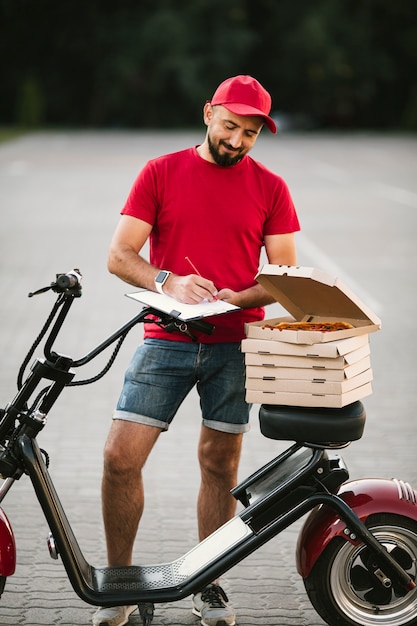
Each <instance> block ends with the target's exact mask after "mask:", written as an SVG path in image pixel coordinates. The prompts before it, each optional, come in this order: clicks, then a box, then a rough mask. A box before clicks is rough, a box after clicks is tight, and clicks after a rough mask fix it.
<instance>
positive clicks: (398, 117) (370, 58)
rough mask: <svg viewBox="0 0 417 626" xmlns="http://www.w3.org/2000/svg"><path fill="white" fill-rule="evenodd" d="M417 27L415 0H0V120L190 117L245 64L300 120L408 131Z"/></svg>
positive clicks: (164, 122)
mask: <svg viewBox="0 0 417 626" xmlns="http://www.w3.org/2000/svg"><path fill="white" fill-rule="evenodd" d="M416 30H417V24H416V4H415V0H397V2H396V3H387V2H386V0H366V2H364V1H363V0H338V1H337V2H335V0H316V1H315V2H311V0H292V2H287V1H285V0H158V1H157V2H155V0H140V1H138V0H119V1H118V2H117V1H116V0H89V2H81V1H80V0H72V2H70V3H57V2H55V1H52V0H37V2H33V1H32V0H0V56H1V58H2V61H3V69H2V80H1V82H0V90H1V97H0V123H3V124H10V123H16V122H21V121H22V115H23V111H24V110H25V108H26V113H25V115H27V114H28V113H27V112H28V110H30V109H31V110H32V113H33V112H34V111H35V109H36V106H38V107H39V109H38V115H39V116H41V117H40V118H39V119H42V117H43V119H44V121H45V123H47V124H49V125H58V124H61V125H72V126H74V125H78V126H84V125H90V126H142V127H151V126H154V127H155V126H160V127H172V126H190V125H194V124H199V123H201V108H202V106H203V103H204V101H205V100H206V99H207V98H209V97H210V95H211V94H212V92H213V91H214V89H215V87H216V86H217V84H218V83H219V82H220V81H221V80H222V79H224V78H226V77H228V76H231V75H233V74H237V73H251V74H253V75H254V76H256V77H257V78H258V79H259V80H260V81H261V82H263V83H264V84H265V86H266V87H267V88H268V89H269V90H270V91H271V93H272V95H273V101H274V108H275V109H276V110H282V111H287V112H288V113H291V114H296V115H298V117H299V118H300V119H303V120H310V123H309V125H310V126H311V125H312V126H320V127H327V126H330V127H331V126H339V127H340V126H349V127H373V128H387V127H397V128H399V127H406V126H408V127H412V128H415V124H416V123H415V120H416V118H417V111H416V107H417V97H416V95H415V94H416V93H417V78H416V71H415V66H416V63H417V33H416ZM28 77H31V79H30V80H32V81H35V82H34V83H32V87H31V90H28V83H27V81H28ZM25 85H26V86H25ZM34 86H36V88H35V90H34V88H33V87H34ZM35 91H36V96H35ZM25 94H26V95H25ZM36 98H37V100H38V104H37V105H35V99H36ZM30 103H32V104H30ZM305 124H307V121H306V122H305Z"/></svg>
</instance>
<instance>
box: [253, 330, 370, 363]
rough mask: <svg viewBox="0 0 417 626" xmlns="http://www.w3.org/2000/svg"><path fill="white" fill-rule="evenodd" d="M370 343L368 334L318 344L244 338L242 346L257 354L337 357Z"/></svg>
mask: <svg viewBox="0 0 417 626" xmlns="http://www.w3.org/2000/svg"><path fill="white" fill-rule="evenodd" d="M368 343H369V337H368V335H367V334H366V335H358V336H356V337H348V338H347V339H339V340H338V341H328V342H327V343H318V344H317V343H315V344H295V343H288V342H285V341H271V340H269V339H243V341H242V344H241V347H242V352H253V353H255V354H281V355H284V354H287V355H289V356H305V357H310V358H312V357H328V358H336V357H339V356H343V355H345V354H348V353H349V352H353V351H354V350H357V349H358V348H363V347H365V346H367V345H368Z"/></svg>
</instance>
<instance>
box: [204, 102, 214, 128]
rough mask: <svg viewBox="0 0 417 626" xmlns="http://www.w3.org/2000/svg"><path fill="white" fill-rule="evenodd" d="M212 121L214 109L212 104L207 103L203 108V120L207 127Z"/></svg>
mask: <svg viewBox="0 0 417 626" xmlns="http://www.w3.org/2000/svg"><path fill="white" fill-rule="evenodd" d="M212 119H213V107H212V106H211V104H210V102H206V104H205V105H204V107H203V120H204V123H205V124H206V126H208V125H209V124H210V122H211V120H212Z"/></svg>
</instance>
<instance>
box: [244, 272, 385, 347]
mask: <svg viewBox="0 0 417 626" xmlns="http://www.w3.org/2000/svg"><path fill="white" fill-rule="evenodd" d="M256 280H257V281H258V282H259V283H260V284H261V285H263V287H265V289H266V290H267V291H268V292H269V293H271V294H272V295H273V296H274V299H275V300H276V301H277V302H279V303H280V304H281V306H283V307H284V308H285V309H286V311H288V313H290V315H291V316H292V317H291V318H289V317H281V318H275V319H271V320H263V321H261V322H251V323H248V324H246V326H245V332H246V337H247V338H250V339H262V340H265V339H267V340H272V341H281V342H288V343H297V344H308V345H312V344H317V343H325V342H329V341H336V340H339V339H346V338H348V337H354V336H358V335H364V334H369V333H373V332H375V331H377V330H379V329H380V327H381V320H380V319H379V318H378V317H377V316H376V315H375V313H373V312H372V311H371V310H370V309H369V308H368V307H367V306H366V305H365V304H364V303H363V302H361V300H360V299H359V298H358V297H357V296H356V295H355V294H354V293H353V292H352V291H350V289H349V288H348V287H347V286H346V285H345V284H344V283H343V282H342V281H341V280H340V279H339V278H337V277H336V278H335V277H334V276H332V275H330V274H328V273H326V272H324V271H322V270H319V269H315V268H313V267H300V266H287V265H271V264H267V265H264V266H263V268H262V269H261V271H260V272H259V273H258V274H257V276H256ZM287 321H296V322H347V323H348V324H351V325H352V328H349V329H344V330H338V331H332V332H318V331H305V330H298V331H295V330H279V329H276V328H268V327H267V326H268V325H269V326H274V325H276V324H279V323H280V322H287ZM254 351H255V350H254Z"/></svg>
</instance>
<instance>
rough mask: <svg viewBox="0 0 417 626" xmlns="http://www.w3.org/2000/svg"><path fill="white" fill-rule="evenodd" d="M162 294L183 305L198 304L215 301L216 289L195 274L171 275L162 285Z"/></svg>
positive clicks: (208, 281) (210, 282) (211, 283)
mask: <svg viewBox="0 0 417 626" xmlns="http://www.w3.org/2000/svg"><path fill="white" fill-rule="evenodd" d="M163 290H164V293H166V294H167V296H171V297H172V298H175V300H178V302H183V303H184V304H200V303H201V302H213V300H217V298H218V295H217V289H216V287H215V285H214V283H213V282H212V281H211V280H208V279H207V278H203V277H202V276H198V275H197V274H188V275H187V276H177V275H175V274H171V276H169V277H168V279H167V281H166V282H165V284H164V288H163Z"/></svg>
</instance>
